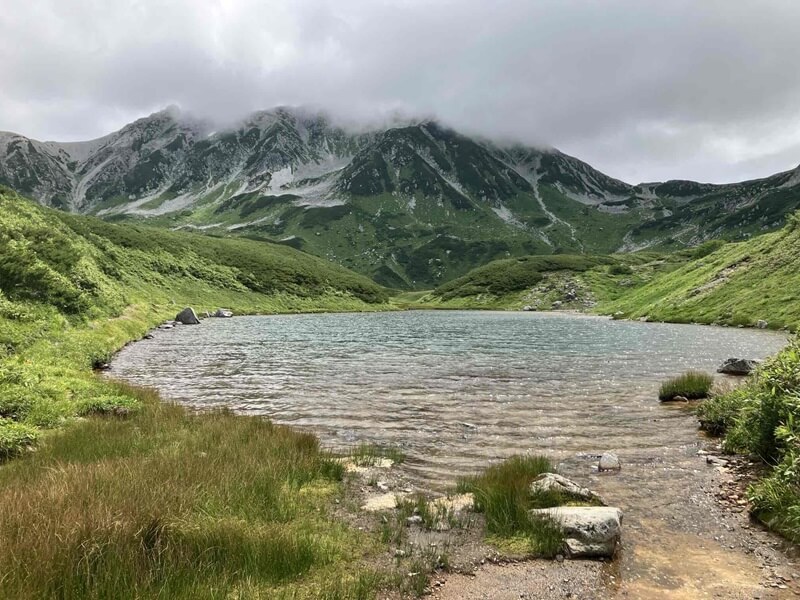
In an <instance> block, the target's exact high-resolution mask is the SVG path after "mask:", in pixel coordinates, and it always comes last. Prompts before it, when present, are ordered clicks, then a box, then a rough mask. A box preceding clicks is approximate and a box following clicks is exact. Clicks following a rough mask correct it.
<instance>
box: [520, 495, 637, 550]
mask: <svg viewBox="0 0 800 600" xmlns="http://www.w3.org/2000/svg"><path fill="white" fill-rule="evenodd" d="M528 514H529V515H530V517H531V518H542V517H544V518H549V519H552V520H553V521H555V522H556V523H558V524H559V525H560V526H561V527H562V528H563V530H564V537H565V539H564V543H565V545H566V548H567V552H568V553H569V556H570V557H571V558H600V557H602V558H612V557H613V556H614V554H615V553H616V551H617V544H618V543H619V540H620V536H621V535H622V511H621V510H620V509H619V508H614V507H610V506H559V507H556V508H536V509H533V510H530V511H528Z"/></svg>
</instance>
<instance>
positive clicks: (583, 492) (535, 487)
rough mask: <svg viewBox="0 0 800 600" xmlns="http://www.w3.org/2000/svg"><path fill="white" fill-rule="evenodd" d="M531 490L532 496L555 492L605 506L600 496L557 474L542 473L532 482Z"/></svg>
mask: <svg viewBox="0 0 800 600" xmlns="http://www.w3.org/2000/svg"><path fill="white" fill-rule="evenodd" d="M529 489H530V493H531V494H539V493H542V492H550V491H554V492H559V493H561V494H564V495H566V496H570V497H571V498H572V499H574V500H578V501H581V502H599V503H600V504H602V505H605V502H604V501H603V499H602V498H601V497H600V496H599V495H598V494H596V493H594V492H593V491H592V490H590V489H588V488H585V487H581V486H580V485H578V484H577V483H575V482H574V481H572V480H571V479H567V478H566V477H563V476H561V475H558V474H557V473H542V474H541V475H539V476H538V477H537V478H536V479H534V480H533V481H532V482H531V485H530V488H529Z"/></svg>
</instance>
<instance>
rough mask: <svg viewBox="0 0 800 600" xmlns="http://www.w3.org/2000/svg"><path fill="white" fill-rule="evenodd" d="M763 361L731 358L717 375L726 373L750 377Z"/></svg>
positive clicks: (721, 366) (722, 365)
mask: <svg viewBox="0 0 800 600" xmlns="http://www.w3.org/2000/svg"><path fill="white" fill-rule="evenodd" d="M760 362H761V361H758V360H751V359H749V358H729V359H728V360H726V361H725V362H724V363H722V364H721V365H720V367H719V368H718V369H717V373H725V374H726V375H749V374H750V373H751V371H753V369H755V368H756V367H757V366H758V365H759V363H760Z"/></svg>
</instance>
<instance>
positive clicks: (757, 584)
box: [242, 311, 784, 598]
mask: <svg viewBox="0 0 800 600" xmlns="http://www.w3.org/2000/svg"><path fill="white" fill-rule="evenodd" d="M404 312H405V311H404ZM408 312H413V311H408ZM497 312H499V313H505V312H509V311H497ZM564 314H565V313H564V311H553V312H550V313H549V315H547V316H555V317H559V316H563V315H564ZM245 316H247V317H249V316H250V315H242V317H245ZM542 316H544V315H542ZM573 316H586V317H589V318H597V319H600V320H603V321H605V320H607V319H604V318H603V317H602V316H596V315H585V314H580V313H579V314H577V315H573ZM631 323H635V322H631ZM720 329H722V328H720ZM653 402H654V405H658V402H657V399H655V398H654V399H653ZM661 410H666V411H671V410H674V409H673V408H667V407H662V408H661ZM691 428H692V431H693V432H694V434H695V435H696V438H697V439H698V446H697V447H696V448H695V450H694V452H695V454H694V456H692V457H691V458H692V459H694V460H691V461H689V462H686V461H685V460H684V459H682V462H683V464H685V465H686V464H688V465H694V466H691V467H690V469H700V468H701V466H702V468H705V465H704V459H701V458H698V457H699V456H701V455H698V454H696V453H697V451H698V450H702V449H703V448H702V447H701V446H700V445H699V440H700V435H699V434H698V433H697V428H696V425H694V423H692V425H691ZM301 429H305V428H304V427H302V426H301ZM698 463H699V464H698ZM398 468H399V469H400V471H401V472H402V471H403V470H404V469H405V467H404V466H403V465H400V466H399V467H398ZM625 468H626V469H627V468H628V467H627V466H626V467H625ZM632 468H635V469H640V468H641V467H640V466H638V465H637V466H635V467H632ZM573 469H574V467H573ZM568 474H569V475H574V476H575V478H576V480H578V481H584V480H585V479H586V478H587V476H588V477H589V478H590V480H592V481H593V482H594V479H593V478H594V477H595V476H594V475H592V474H591V472H586V471H581V470H576V471H575V472H573V471H569V472H568ZM413 476H414V473H413V470H412V471H410V472H409V473H408V475H407V478H406V482H407V483H408V485H409V486H412V487H415V486H419V481H415V480H414V478H413ZM597 481H598V482H599V483H600V484H601V485H607V484H608V483H609V482H610V481H613V480H610V479H609V478H599V479H597ZM368 484H369V482H368V481H363V482H362V485H361V486H359V489H360V490H361V492H362V493H363V488H364V487H367V488H369V487H370V486H369V485H368ZM715 485H717V483H716V482H715V480H713V478H712V479H709V478H708V476H707V475H704V476H703V477H702V478H694V479H691V484H690V487H692V488H693V489H696V488H703V494H706V492H705V489H711V488H713V487H714V486H715ZM425 487H426V486H425V485H421V486H419V488H421V489H423V490H424V489H425ZM606 493H610V494H611V497H612V499H613V498H614V495H615V494H616V495H617V496H618V497H621V496H624V494H622V493H621V491H620V489H617V490H616V491H614V489H613V486H612V489H611V491H610V492H606ZM360 501H361V499H359V500H358V502H360ZM703 506H704V510H707V511H714V514H715V518H719V519H722V517H719V515H718V514H717V512H716V511H715V509H713V507H710V506H709V505H706V504H704V505H703ZM695 508H696V507H694V506H693V505H691V504H688V505H685V504H684V505H682V508H678V507H676V510H680V511H683V512H691V511H692V510H694V509H695ZM635 510H636V509H634V511H635ZM627 514H628V513H626V518H627ZM634 514H635V512H634ZM723 520H724V519H723ZM726 526H727V525H726ZM739 526H740V525H739ZM649 527H652V525H649ZM704 527H710V526H709V525H708V524H706V525H704ZM631 531H632V530H631V529H630V528H628V527H624V530H623V540H625V539H626V536H630V532H631ZM653 531H657V530H653ZM709 531H710V532H711V533H713V534H714V535H716V536H717V537H718V536H719V535H720V534H721V535H726V534H727V535H730V533H729V530H728V529H726V528H725V527H722V528H718V529H714V528H711V529H709ZM742 531H743V532H744V531H747V530H742ZM678 533H679V534H680V535H684V534H683V533H681V532H680V531H679V532H678ZM659 535H661V536H664V535H665V534H664V533H663V531H662V532H661V533H660V534H659ZM714 535H711V538H712V540H711V541H713V537H714ZM748 535H749V533H748ZM758 535H760V534H756V536H758ZM765 535H766V536H767V539H764V540H760V539H758V537H756V542H747V543H745V542H744V541H743V542H741V546H742V548H745V547H749V548H763V549H769V548H770V544H771V543H772V541H771V540H773V539H775V538H774V536H772V534H765ZM629 541H630V543H631V544H633V548H634V550H633V553H634V554H635V552H636V551H637V550H639V551H640V549H642V548H646V547H647V546H646V545H644V546H643V545H642V541H641V540H640V539H639V540H637V537H636V536H634V537H633V538H632V539H630V540H629ZM624 543H625V542H624ZM682 543H683V542H682ZM748 544H749V545H748ZM714 545H715V546H720V548H719V549H717V548H712V549H714V552H717V554H713V556H717V558H719V559H720V560H722V558H720V557H723V556H728V555H729V554H730V552H729V550H730V549H726V548H725V546H724V545H723V544H716V543H715V544H714ZM709 548H711V546H709ZM707 551H708V549H707ZM753 551H754V550H753ZM719 552H722V554H719ZM734 555H735V556H736V557H737V558H736V560H741V558H742V557H741V556H739V555H740V552H739V551H737V552H735V553H734ZM493 556H494V561H500V562H501V563H507V564H508V565H512V564H527V561H526V562H525V563H515V562H514V561H517V560H520V559H521V558H522V557H519V556H517V557H514V556H508V557H506V558H505V559H503V558H500V557H498V556H497V555H493ZM481 560H483V561H486V560H487V557H486V556H484V557H483V558H481V559H480V560H477V562H476V561H475V560H472V561H471V562H465V563H463V564H461V565H459V566H458V568H454V569H453V571H454V573H455V574H453V575H450V576H445V575H443V574H441V573H440V574H437V575H436V577H435V578H434V580H433V581H434V584H435V582H437V581H442V582H444V583H442V584H440V585H434V589H435V590H436V591H435V593H436V594H444V595H441V596H434V597H442V598H448V597H453V598H455V597H460V596H457V595H451V596H447V595H446V594H447V593H450V592H447V590H451V589H453V588H454V587H456V588H458V589H459V592H458V593H465V590H466V588H464V587H463V586H462V587H459V586H461V584H460V583H458V582H459V581H460V580H459V579H458V573H468V574H469V575H468V579H469V580H470V581H475V582H479V581H480V580H484V581H485V582H487V585H489V584H490V582H492V581H493V575H492V574H491V573H487V574H486V575H484V574H482V573H483V571H485V570H486V569H489V571H491V570H492V569H495V568H501V569H504V568H505V567H495V566H492V567H486V566H485V565H481V562H480V561H481ZM654 560H655V559H654ZM659 560H660V559H659ZM725 560H727V559H725ZM771 560H772V562H779V561H780V560H781V559H780V558H772V559H771ZM492 562H493V561H491V560H490V561H489V563H492ZM540 563H541V561H533V562H531V563H530V564H531V568H532V569H534V570H536V571H537V572H540V571H541V567H540V566H539V565H540ZM544 564H545V565H547V566H545V567H544V571H543V572H540V576H544V577H545V580H546V581H551V580H552V585H555V586H557V584H559V579H558V578H559V577H562V578H563V574H564V572H565V571H564V568H563V567H561V566H559V564H558V563H551V562H546V563H544ZM624 564H626V563H619V564H618V566H619V567H620V568H621V569H624V568H625V567H624ZM627 564H628V567H630V568H632V569H634V571H635V572H636V574H635V576H631V575H629V577H631V582H635V585H634V587H632V588H627V587H626V586H627V585H628V583H624V584H623V583H621V580H620V577H618V576H614V579H611V573H612V571H613V569H612V570H611V571H609V570H608V568H607V567H608V565H606V566H603V565H598V569H599V570H598V571H597V572H594V571H593V570H592V569H590V570H589V571H590V572H591V573H594V574H592V575H589V574H587V573H584V575H583V577H584V580H585V581H587V582H589V583H588V584H587V586H588V587H587V589H591V588H592V586H594V585H596V584H597V581H598V579H596V578H597V577H600V578H601V579H602V581H603V582H604V586H605V587H607V588H608V594H609V595H608V596H597V597H603V598H604V597H609V598H611V597H614V595H615V594H618V593H619V592H620V590H622V589H630V590H636V589H640V588H637V587H636V586H642V585H644V583H646V582H643V581H642V578H643V575H642V573H641V572H642V571H644V570H646V569H645V568H644V567H643V566H642V564H641V562H637V563H633V565H634V566H631V564H630V563H627ZM658 564H661V568H664V566H665V564H666V563H664V564H662V563H660V562H659V561H656V562H655V564H653V563H651V564H650V566H651V567H653V566H657V565H658ZM741 565H750V566H748V567H747V572H748V573H749V574H750V575H749V579H748V580H747V582H743V581H739V582H738V584H737V585H740V586H744V587H746V588H747V590H748V591H747V592H746V593H744V595H741V596H737V595H731V596H728V597H731V598H734V597H742V598H745V597H751V596H748V595H746V594H749V593H751V592H752V590H753V589H762V587H761V586H762V585H768V586H769V585H771V583H774V581H775V580H774V578H773V579H770V577H771V576H769V575H766V574H763V575H762V574H757V573H762V571H763V572H764V573H766V571H764V569H768V568H771V567H769V565H766V564H765V565H759V566H758V568H755V567H753V565H752V564H751V563H749V562H746V561H745V562H742V563H741ZM707 566H708V565H707ZM712 567H713V565H710V566H708V568H712ZM476 568H477V569H478V571H477V573H478V579H477V580H473V578H472V574H474V573H475V569H476ZM526 568H527V567H516V569H522V570H524V569H526ZM583 568H584V567H582V569H583ZM503 572H505V571H503ZM618 575H619V573H618ZM576 577H577V575H576ZM754 578H755V579H754ZM451 579H452V581H453V583H451ZM523 580H524V577H523ZM623 580H624V581H625V582H627V581H628V580H627V579H623ZM762 580H763V581H762ZM462 583H463V582H462ZM495 583H496V582H495ZM707 583H708V584H709V585H710V583H709V582H708V581H707ZM475 585H478V588H480V585H479V584H478V583H476V584H475ZM631 585H633V583H631ZM779 585H784V584H779ZM748 586H749V587H748ZM473 587H474V586H473ZM487 589H489V588H487ZM558 589H560V587H559V588H558ZM737 589H738V588H737ZM777 589H780V588H777ZM615 590H616V591H615ZM731 590H733V588H731V589H730V590H726V592H731ZM650 591H652V590H650ZM740 591H741V590H739V591H737V590H733V591H732V592H731V593H734V594H738V593H739V592H740ZM463 597H465V598H466V597H470V596H463ZM476 597H477V596H476ZM554 597H555V596H554ZM634 597H636V596H634ZM676 597H677V596H676ZM687 597H688V596H687ZM764 597H770V596H764Z"/></svg>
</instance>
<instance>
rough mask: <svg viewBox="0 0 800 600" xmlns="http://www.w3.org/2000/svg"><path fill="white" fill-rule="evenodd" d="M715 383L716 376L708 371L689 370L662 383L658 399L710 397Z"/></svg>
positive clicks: (663, 400)
mask: <svg viewBox="0 0 800 600" xmlns="http://www.w3.org/2000/svg"><path fill="white" fill-rule="evenodd" d="M713 384H714V377H712V376H711V375H709V374H708V373H703V372H701V371H688V372H687V373H684V374H683V375H679V376H678V377H673V378H672V379H668V380H667V381H665V382H664V383H662V384H661V388H660V389H659V391H658V399H659V400H661V401H662V402H666V401H669V400H674V399H675V398H676V397H678V396H683V397H684V398H686V399H688V400H699V399H701V398H708V394H709V392H710V391H711V386H712V385H713Z"/></svg>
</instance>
